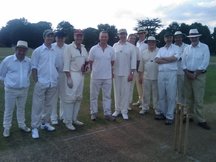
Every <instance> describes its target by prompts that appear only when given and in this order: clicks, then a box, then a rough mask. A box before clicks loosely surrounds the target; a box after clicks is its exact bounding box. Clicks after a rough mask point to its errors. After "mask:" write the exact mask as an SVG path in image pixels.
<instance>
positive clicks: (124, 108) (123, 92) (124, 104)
mask: <svg viewBox="0 0 216 162" xmlns="http://www.w3.org/2000/svg"><path fill="white" fill-rule="evenodd" d="M120 86H121V87H120V88H121V89H120V97H121V102H120V105H121V106H120V107H121V113H122V114H127V113H128V107H129V102H128V100H129V95H130V92H129V88H130V82H128V78H127V77H122V80H121V85H120Z"/></svg>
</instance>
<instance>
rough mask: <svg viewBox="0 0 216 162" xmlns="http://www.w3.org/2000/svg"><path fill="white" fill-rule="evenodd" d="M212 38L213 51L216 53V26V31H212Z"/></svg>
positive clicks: (215, 29) (215, 28)
mask: <svg viewBox="0 0 216 162" xmlns="http://www.w3.org/2000/svg"><path fill="white" fill-rule="evenodd" d="M212 39H213V41H212V44H213V51H212V53H213V54H214V55H216V27H214V32H213V33H212Z"/></svg>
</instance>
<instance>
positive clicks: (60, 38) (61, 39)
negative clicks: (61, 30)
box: [55, 37, 65, 44]
mask: <svg viewBox="0 0 216 162" xmlns="http://www.w3.org/2000/svg"><path fill="white" fill-rule="evenodd" d="M55 40H56V43H57V44H64V42H65V37H55Z"/></svg>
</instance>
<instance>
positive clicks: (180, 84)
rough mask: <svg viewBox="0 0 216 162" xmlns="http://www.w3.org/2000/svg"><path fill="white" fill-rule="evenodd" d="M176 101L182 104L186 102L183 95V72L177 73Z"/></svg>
mask: <svg viewBox="0 0 216 162" xmlns="http://www.w3.org/2000/svg"><path fill="white" fill-rule="evenodd" d="M177 103H179V104H183V105H185V103H186V99H185V95H184V74H183V75H177Z"/></svg>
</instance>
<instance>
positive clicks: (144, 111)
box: [139, 109, 148, 115]
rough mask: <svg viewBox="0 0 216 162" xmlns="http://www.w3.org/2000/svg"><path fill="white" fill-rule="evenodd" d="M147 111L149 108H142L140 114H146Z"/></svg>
mask: <svg viewBox="0 0 216 162" xmlns="http://www.w3.org/2000/svg"><path fill="white" fill-rule="evenodd" d="M147 112H148V111H147V110H144V109H142V110H140V112H139V114H140V115H144V114H146V113H147Z"/></svg>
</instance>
